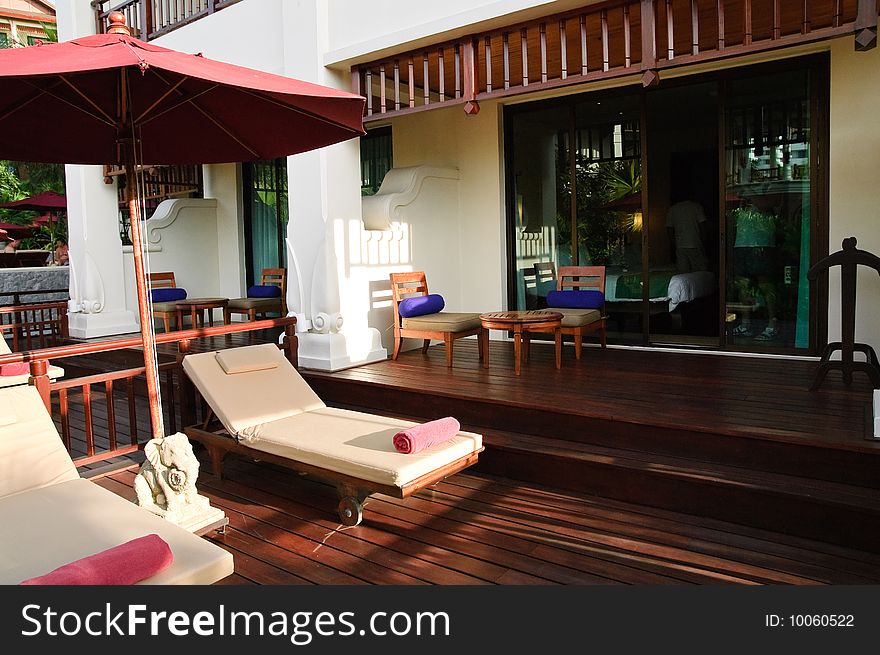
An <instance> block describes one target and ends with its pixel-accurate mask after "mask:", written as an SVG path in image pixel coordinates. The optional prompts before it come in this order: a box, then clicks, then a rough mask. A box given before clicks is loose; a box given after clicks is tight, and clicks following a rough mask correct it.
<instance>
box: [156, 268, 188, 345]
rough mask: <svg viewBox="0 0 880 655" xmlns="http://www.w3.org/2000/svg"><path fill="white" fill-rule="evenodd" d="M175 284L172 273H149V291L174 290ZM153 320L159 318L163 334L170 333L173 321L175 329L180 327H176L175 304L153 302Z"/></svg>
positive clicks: (174, 302) (172, 302) (171, 302)
mask: <svg viewBox="0 0 880 655" xmlns="http://www.w3.org/2000/svg"><path fill="white" fill-rule="evenodd" d="M174 288H177V283H176V282H175V281H174V273H150V291H152V290H153V289H174ZM153 318H161V319H162V324H163V327H164V329H165V332H170V331H171V321H172V320H174V327H175V329H178V330H179V329H180V328H181V327H182V326H180V325H177V302H176V301H173V300H172V301H168V302H154V303H153Z"/></svg>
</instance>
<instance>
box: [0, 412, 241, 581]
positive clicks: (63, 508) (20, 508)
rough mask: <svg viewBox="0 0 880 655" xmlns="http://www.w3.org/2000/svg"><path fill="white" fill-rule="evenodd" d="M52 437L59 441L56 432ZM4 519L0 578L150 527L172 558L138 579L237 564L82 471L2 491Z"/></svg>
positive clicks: (223, 569)
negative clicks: (16, 491)
mask: <svg viewBox="0 0 880 655" xmlns="http://www.w3.org/2000/svg"><path fill="white" fill-rule="evenodd" d="M44 414H45V410H44ZM46 418H47V419H48V415H46ZM54 439H55V440H56V441H57V442H58V443H59V444H60V443H61V440H60V439H59V438H58V435H57V433H56V434H55V435H54ZM4 456H5V455H4ZM69 461H70V460H69V458H68V462H69ZM71 466H72V465H71ZM75 473H76V472H75V471H74V477H76V475H75ZM0 525H3V526H6V528H5V529H3V530H0V552H2V553H3V557H2V558H0V584H18V583H19V582H21V581H22V580H25V579H27V578H32V577H35V576H38V575H43V574H45V573H48V572H49V571H52V570H53V569H55V568H57V567H59V566H62V565H63V564H67V563H69V562H72V561H74V560H77V559H80V558H82V557H86V556H87V555H92V554H94V553H97V552H100V551H102V550H106V549H108V548H112V547H113V546H118V545H119V544H121V543H125V542H126V541H129V540H131V539H134V538H136V537H142V536H144V535H147V534H157V535H159V536H160V537H161V538H162V539H163V540H164V541H165V542H166V543H168V545H169V546H170V547H171V552H172V553H173V554H174V562H173V563H172V564H171V566H170V567H169V568H167V569H165V570H164V571H162V572H161V573H159V574H157V575H155V576H153V577H152V578H148V579H147V580H144V581H143V582H141V583H140V584H211V583H213V582H216V581H217V580H219V579H221V578H225V577H226V576H228V575H230V574H231V573H232V572H233V560H232V555H231V554H229V553H228V552H226V551H225V550H223V549H222V548H219V547H217V546H216V545H214V544H212V543H211V542H209V541H207V540H205V539H201V538H199V537H196V536H194V535H193V534H192V533H190V532H187V531H186V530H184V529H183V528H180V527H178V526H176V525H174V524H173V523H170V522H168V521H166V520H165V519H162V518H159V517H158V516H156V515H155V514H152V513H151V512H149V511H147V510H145V509H143V508H142V507H138V506H137V505H135V504H134V503H132V502H130V501H128V500H125V499H124V498H120V497H119V496H117V495H116V494H115V493H113V492H112V491H108V490H107V489H104V488H102V487H99V486H98V485H96V484H95V483H93V482H91V481H89V480H83V479H80V478H78V477H76V479H73V480H68V481H67V482H62V483H60V484H53V485H51V486H48V487H43V488H42V489H35V490H32V491H30V492H28V493H26V494H16V495H14V496H9V497H6V498H0Z"/></svg>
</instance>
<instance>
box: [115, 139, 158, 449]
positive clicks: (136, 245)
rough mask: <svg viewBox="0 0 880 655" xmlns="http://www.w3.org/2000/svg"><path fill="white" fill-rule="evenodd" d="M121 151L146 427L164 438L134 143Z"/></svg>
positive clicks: (126, 144)
mask: <svg viewBox="0 0 880 655" xmlns="http://www.w3.org/2000/svg"><path fill="white" fill-rule="evenodd" d="M123 150H124V151H125V155H124V161H125V192H126V198H127V199H128V215H129V217H130V221H129V222H130V224H131V243H132V254H133V255H134V279H135V284H136V285H137V300H138V316H139V317H140V320H141V340H142V341H143V344H144V369H145V371H144V373H145V375H146V377H147V395H148V396H149V401H150V424H151V426H152V430H153V438H154V439H161V438H163V437H164V436H165V434H164V432H165V430H164V426H163V422H162V408H161V407H160V406H159V380H158V379H157V377H156V371H157V356H156V344H155V343H153V336H152V333H151V332H152V331H151V329H150V328H151V326H152V321H153V317H152V316H151V315H150V310H149V302H148V298H147V278H146V275H145V273H144V256H143V251H142V250H141V243H142V240H141V210H140V205H139V204H138V199H137V183H136V176H137V168H136V167H135V163H134V161H135V158H134V142H133V141H131V140H126V141H125V142H124V145H123Z"/></svg>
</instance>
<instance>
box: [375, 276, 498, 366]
mask: <svg viewBox="0 0 880 655" xmlns="http://www.w3.org/2000/svg"><path fill="white" fill-rule="evenodd" d="M427 295H428V282H427V281H426V279H425V274H424V273H423V272H413V273H392V274H391V299H392V306H393V308H394V353H393V354H392V355H391V359H397V356H398V355H399V354H400V348H401V346H402V345H403V340H404V339H405V338H411V339H424V343H423V345H422V352H423V353H424V352H427V351H428V346H430V345H431V339H439V340H440V341H443V342H444V343H445V344H446V366H450V367H451V366H452V352H453V342H454V341H455V340H456V339H460V338H461V337H469V336H472V335H479V334H480V332H481V330H482V329H483V325H482V322H481V321H480V315H479V314H464V313H457V312H437V313H435V314H426V315H423V316H411V317H404V316H401V315H400V308H399V305H400V302H401V301H402V300H405V299H406V298H413V297H416V296H427ZM478 341H479V347H480V360H482V359H483V357H484V353H483V340H482V339H478Z"/></svg>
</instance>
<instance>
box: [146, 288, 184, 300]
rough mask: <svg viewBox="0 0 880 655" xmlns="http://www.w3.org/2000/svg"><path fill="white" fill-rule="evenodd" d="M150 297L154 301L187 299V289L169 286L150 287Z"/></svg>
mask: <svg viewBox="0 0 880 655" xmlns="http://www.w3.org/2000/svg"><path fill="white" fill-rule="evenodd" d="M150 299H151V300H152V301H153V302H174V301H176V300H186V289H180V288H178V287H167V288H164V289H150Z"/></svg>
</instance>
